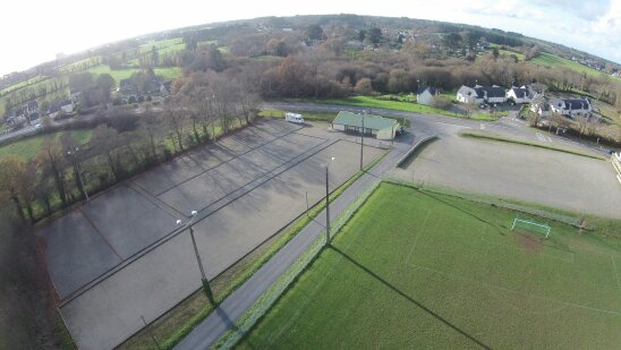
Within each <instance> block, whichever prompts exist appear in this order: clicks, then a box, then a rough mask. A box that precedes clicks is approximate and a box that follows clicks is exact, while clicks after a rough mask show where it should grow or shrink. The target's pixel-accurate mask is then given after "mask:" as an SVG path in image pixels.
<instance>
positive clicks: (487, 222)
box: [416, 189, 505, 236]
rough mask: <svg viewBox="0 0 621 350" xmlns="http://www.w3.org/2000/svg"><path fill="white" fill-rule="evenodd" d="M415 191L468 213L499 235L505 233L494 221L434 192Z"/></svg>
mask: <svg viewBox="0 0 621 350" xmlns="http://www.w3.org/2000/svg"><path fill="white" fill-rule="evenodd" d="M416 191H418V193H420V194H422V195H425V196H427V197H430V198H433V199H435V200H436V201H438V202H441V203H443V204H446V205H448V206H450V207H452V208H455V209H457V210H459V211H460V212H462V213H464V214H466V215H468V216H471V217H473V218H474V219H476V220H478V221H480V222H482V223H485V224H488V225H489V226H491V227H492V228H494V229H495V231H496V233H498V234H499V235H501V236H504V235H505V234H504V233H503V232H502V231H501V230H500V229H499V227H498V225H496V224H494V223H492V222H489V221H488V220H486V219H483V218H482V217H480V216H478V215H476V214H474V213H472V212H470V211H468V210H466V209H464V208H462V207H459V206H457V205H455V204H453V203H451V202H449V201H446V200H444V199H442V198H439V197H438V196H436V195H434V194H432V193H429V192H426V191H423V190H420V189H416Z"/></svg>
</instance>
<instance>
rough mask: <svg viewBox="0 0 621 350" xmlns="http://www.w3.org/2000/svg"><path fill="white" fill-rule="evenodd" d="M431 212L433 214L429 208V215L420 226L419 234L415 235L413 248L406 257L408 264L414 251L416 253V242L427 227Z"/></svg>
mask: <svg viewBox="0 0 621 350" xmlns="http://www.w3.org/2000/svg"><path fill="white" fill-rule="evenodd" d="M429 214H431V209H427V215H425V219H424V220H423V224H422V225H421V226H420V229H419V230H418V234H417V235H416V237H414V243H412V249H410V251H409V252H408V256H406V257H405V263H406V264H407V263H408V261H410V257H411V256H412V253H414V249H415V248H416V243H417V242H418V238H419V237H420V236H421V235H422V234H423V232H424V231H423V229H424V228H425V224H426V223H427V219H429Z"/></svg>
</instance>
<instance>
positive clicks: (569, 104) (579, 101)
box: [550, 98, 590, 111]
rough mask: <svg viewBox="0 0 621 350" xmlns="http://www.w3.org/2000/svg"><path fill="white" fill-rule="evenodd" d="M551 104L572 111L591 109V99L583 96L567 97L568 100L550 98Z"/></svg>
mask: <svg viewBox="0 0 621 350" xmlns="http://www.w3.org/2000/svg"><path fill="white" fill-rule="evenodd" d="M550 104H551V105H553V106H555V107H558V108H564V109H567V110H570V111H573V110H582V109H589V106H590V103H589V101H588V100H587V99H583V98H576V99H567V100H561V99H558V98H553V99H551V100H550Z"/></svg>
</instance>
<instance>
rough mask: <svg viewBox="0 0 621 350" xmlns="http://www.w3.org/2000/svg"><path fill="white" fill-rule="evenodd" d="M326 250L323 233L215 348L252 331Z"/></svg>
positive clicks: (336, 228)
mask: <svg viewBox="0 0 621 350" xmlns="http://www.w3.org/2000/svg"><path fill="white" fill-rule="evenodd" d="M381 182H382V181H381V180H379V179H377V180H375V181H374V182H373V183H372V185H371V187H369V188H368V189H366V190H365V191H364V192H363V193H361V194H360V195H359V196H358V197H357V198H356V199H355V200H354V202H353V203H352V204H350V205H349V206H348V207H347V209H345V211H344V212H343V213H342V214H341V215H340V216H339V217H338V218H337V219H336V220H335V221H334V223H333V226H332V229H333V230H332V232H333V236H332V239H334V237H335V236H337V235H338V234H339V233H340V231H341V228H342V227H343V226H345V224H347V222H349V220H350V219H351V218H352V216H353V215H354V214H355V213H356V212H358V209H360V207H361V206H362V205H363V204H364V203H365V202H366V201H367V199H368V198H369V197H370V196H371V194H373V192H375V190H376V189H377V188H378V187H379V185H380V184H381ZM325 247H326V235H325V231H322V232H321V233H320V234H319V236H318V237H317V238H316V239H315V240H314V241H313V242H312V243H311V244H310V246H309V247H308V248H307V250H306V251H305V252H303V253H302V254H301V255H300V256H299V257H298V258H297V260H296V261H295V262H294V263H293V264H292V265H291V266H290V267H289V268H288V269H287V270H286V271H285V273H284V274H283V275H281V276H280V278H279V279H278V280H277V281H276V282H275V283H274V284H272V286H271V287H270V288H269V289H268V290H267V291H266V292H265V293H263V295H261V296H260V297H259V299H258V300H257V301H256V302H255V304H254V305H253V307H252V308H250V309H249V310H247V311H246V312H245V313H244V314H243V315H242V316H241V317H240V319H239V321H238V322H236V323H235V325H234V326H233V328H232V329H230V330H228V331H227V332H226V333H225V334H223V335H222V337H220V339H219V340H218V341H217V343H216V344H215V345H214V347H215V348H216V349H230V348H232V347H233V346H235V344H237V342H239V340H241V339H242V338H243V337H244V336H245V335H246V334H248V332H250V330H252V328H253V327H254V326H255V324H256V323H257V321H259V319H261V318H262V317H263V316H264V315H265V314H266V313H267V312H268V311H269V309H270V308H271V307H272V305H274V304H275V303H276V302H277V301H278V300H279V299H280V297H281V296H282V295H284V293H285V292H286V291H287V290H288V289H289V288H290V287H291V286H292V284H293V283H294V282H295V281H296V280H297V278H298V277H299V276H300V275H301V274H302V273H303V272H304V271H305V270H306V269H307V268H308V267H309V266H310V265H311V263H312V262H313V261H314V260H315V259H316V258H317V257H318V256H319V254H320V253H321V251H323V249H324V248H325Z"/></svg>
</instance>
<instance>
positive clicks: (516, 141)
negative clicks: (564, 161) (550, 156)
mask: <svg viewBox="0 0 621 350" xmlns="http://www.w3.org/2000/svg"><path fill="white" fill-rule="evenodd" d="M459 135H460V136H463V137H471V138H476V139H485V140H492V141H499V142H507V143H514V144H518V145H525V146H532V147H538V148H544V149H548V150H552V151H558V152H563V153H569V154H574V155H577V156H582V157H587V158H592V159H599V160H605V158H604V157H601V156H597V155H594V154H591V153H586V152H582V151H579V150H574V149H570V148H565V147H559V146H552V145H548V144H545V143H540V142H534V141H527V140H519V139H514V138H510V137H505V136H502V135H498V134H494V133H488V132H482V131H462V132H460V133H459Z"/></svg>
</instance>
